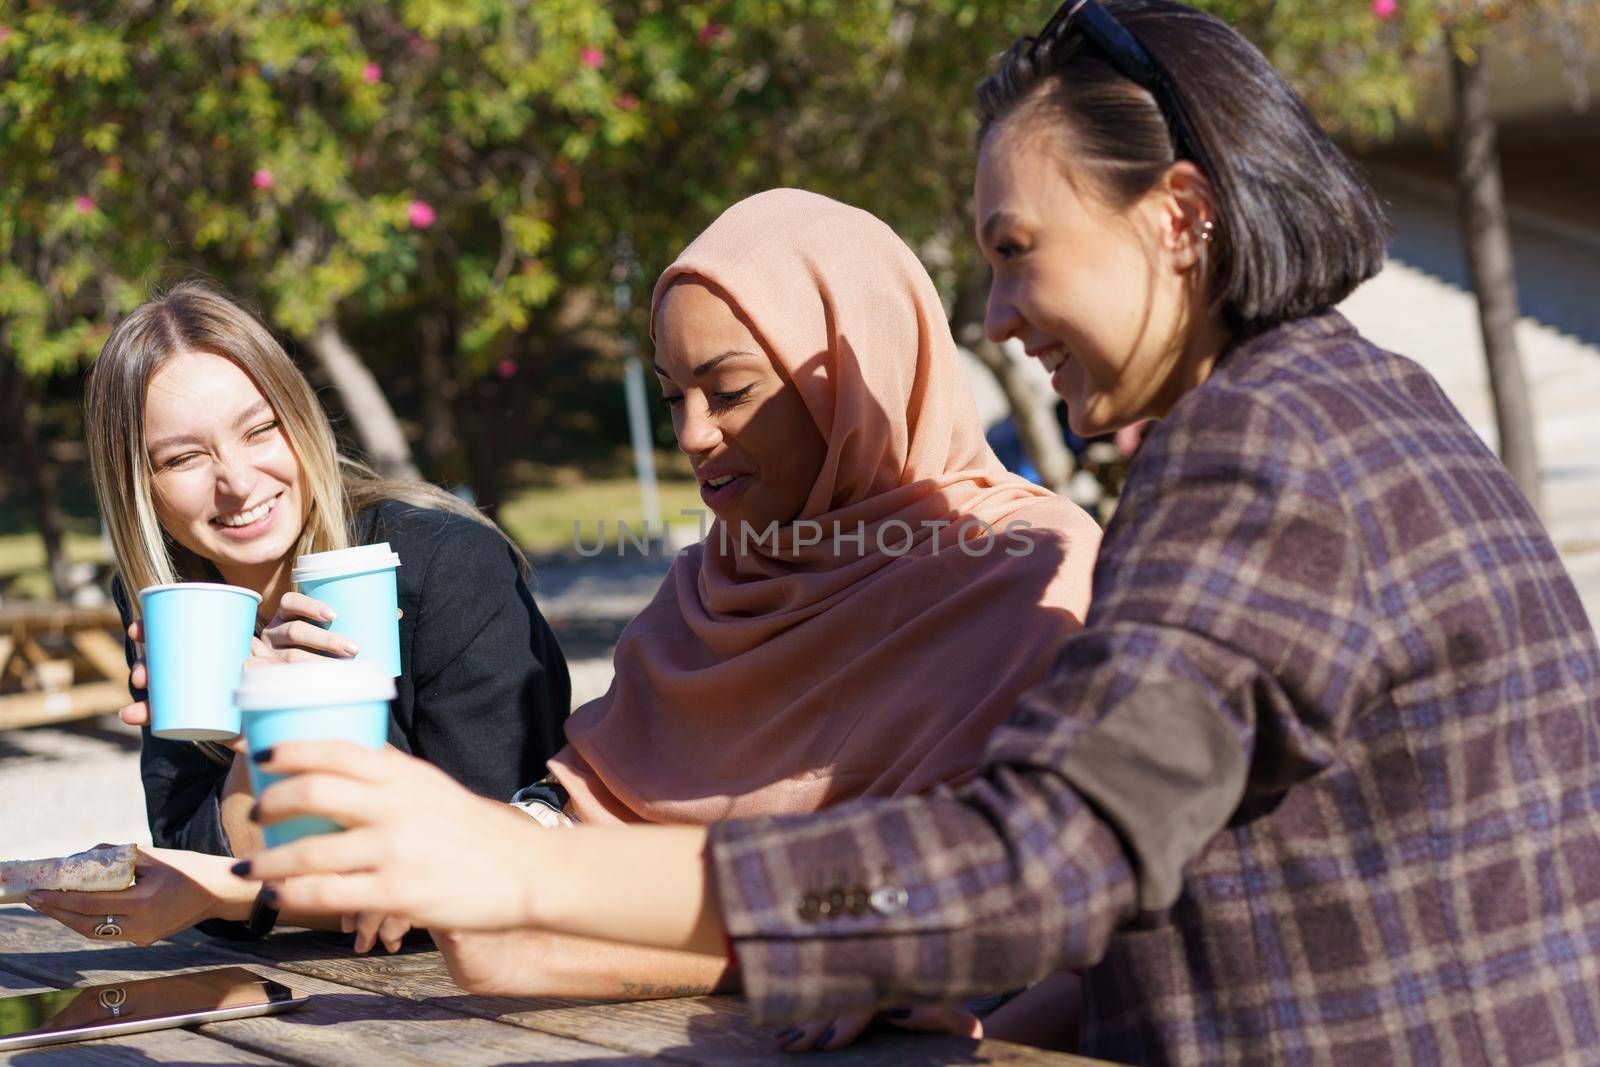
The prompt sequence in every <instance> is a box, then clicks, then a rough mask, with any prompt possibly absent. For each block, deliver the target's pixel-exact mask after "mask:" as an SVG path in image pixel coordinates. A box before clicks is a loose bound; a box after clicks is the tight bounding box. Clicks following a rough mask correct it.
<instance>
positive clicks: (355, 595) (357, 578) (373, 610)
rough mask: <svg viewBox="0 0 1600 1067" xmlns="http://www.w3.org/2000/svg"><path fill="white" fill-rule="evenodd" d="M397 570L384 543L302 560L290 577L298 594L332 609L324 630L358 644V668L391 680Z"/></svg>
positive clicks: (396, 662)
mask: <svg viewBox="0 0 1600 1067" xmlns="http://www.w3.org/2000/svg"><path fill="white" fill-rule="evenodd" d="M398 566H400V557H399V556H397V555H395V554H394V553H393V552H392V551H390V549H389V544H388V542H387V541H386V542H384V543H382V544H376V545H361V546H359V547H357V548H341V549H338V550H336V551H333V552H315V553H312V554H311V555H308V556H301V557H300V558H299V559H296V560H295V561H294V570H293V571H291V572H290V574H289V578H290V580H291V581H293V582H294V583H295V584H296V585H298V586H299V587H300V591H301V592H302V593H304V594H305V595H306V596H308V597H311V598H313V599H315V600H320V601H322V602H323V603H324V604H326V605H328V606H329V607H330V608H332V609H333V611H334V620H333V622H331V623H329V624H328V629H330V630H332V631H333V632H334V633H336V634H340V635H342V636H344V637H348V638H349V639H350V640H352V641H354V642H355V643H356V647H357V648H359V649H360V650H361V651H360V652H358V653H357V654H356V657H355V659H356V662H358V663H362V662H365V663H372V664H375V665H376V666H378V667H380V668H382V669H383V670H385V671H387V672H388V673H389V677H391V678H396V677H399V675H400V600H399V596H398V594H397V592H396V590H395V574H394V569H395V568H396V567H398Z"/></svg>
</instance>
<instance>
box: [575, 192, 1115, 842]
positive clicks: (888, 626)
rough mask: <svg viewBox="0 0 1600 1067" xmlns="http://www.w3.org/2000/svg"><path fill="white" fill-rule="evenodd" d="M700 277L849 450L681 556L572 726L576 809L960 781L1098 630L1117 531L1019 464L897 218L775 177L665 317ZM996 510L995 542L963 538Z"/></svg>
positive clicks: (718, 805)
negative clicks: (1085, 632) (1092, 608)
mask: <svg viewBox="0 0 1600 1067" xmlns="http://www.w3.org/2000/svg"><path fill="white" fill-rule="evenodd" d="M685 276H688V277H693V278H696V279H700V280H702V281H704V282H707V283H709V284H710V285H711V286H712V287H713V288H714V289H715V290H717V291H719V292H720V295H722V297H723V298H724V299H725V300H727V301H728V302H729V303H730V304H733V305H735V310H737V311H739V312H740V313H742V315H743V316H744V319H745V321H746V322H747V324H749V325H750V326H751V327H752V332H753V333H754V334H755V335H756V337H757V339H758V340H760V341H761V343H762V345H763V347H764V349H765V350H766V352H767V354H768V355H769V356H770V357H771V358H772V359H773V360H774V362H776V363H777V364H778V365H779V368H780V369H781V371H782V372H783V373H784V374H785V375H786V376H787V377H788V379H789V380H790V381H791V382H793V383H794V386H795V388H796V389H798V390H799V391H800V394H801V397H802V399H803V400H804V402H805V405H806V407H807V409H808V410H809V411H810V413H811V416H812V418H813V419H815V420H816V424H817V428H818V429H819V430H820V431H821V433H822V436H823V439H824V440H825V441H826V442H827V454H826V458H825V459H824V461H823V464H822V469H821V470H820V471H819V472H818V473H817V477H816V482H815V484H814V485H813V486H812V489H811V494H810V497H809V499H808V500H807V502H806V504H805V507H804V510H803V512H802V513H801V514H800V515H799V516H797V517H796V518H797V522H796V524H795V525H793V526H791V527H790V528H789V529H787V530H785V531H783V541H782V542H781V543H780V544H778V545H773V544H771V543H770V542H767V543H764V544H756V543H754V542H753V541H747V542H746V545H745V549H746V550H744V551H741V550H740V548H741V546H740V542H739V538H738V536H737V534H736V533H735V532H734V531H731V530H725V529H724V527H723V525H722V523H721V522H720V521H713V522H712V523H711V524H710V526H709V532H708V533H707V536H706V537H705V539H704V540H703V541H702V542H701V543H700V544H698V545H694V546H692V547H691V548H689V549H687V550H686V551H684V552H683V553H682V554H680V555H679V557H678V558H677V559H676V560H675V561H674V562H673V565H672V569H671V571H670V572H669V573H668V574H667V577H666V579H665V580H664V581H663V582H662V584H661V588H660V590H659V591H658V592H657V593H656V595H655V598H654V600H653V601H652V602H651V603H650V604H649V606H648V607H646V608H645V610H644V611H643V612H642V613H641V614H640V615H639V616H638V617H637V618H636V619H634V620H633V621H632V622H631V623H629V625H628V627H627V628H626V629H625V630H624V631H623V633H622V636H621V639H620V640H619V642H618V645H617V649H616V654H615V665H616V678H615V681H613V683H612V685H611V689H610V691H609V692H608V693H606V695H605V696H603V697H601V698H599V699H598V700H594V701H591V702H590V703H588V704H586V705H584V706H583V707H581V708H579V709H578V710H577V711H576V712H574V713H573V714H572V717H571V718H570V719H569V720H568V722H567V741H568V745H567V747H566V748H565V749H563V750H562V751H561V752H560V753H559V754H558V755H557V756H556V757H555V759H554V760H553V761H552V763H551V770H552V772H553V773H554V775H555V776H556V778H558V779H559V780H560V782H561V784H562V785H563V786H565V787H566V789H567V791H568V792H569V794H570V795H571V801H570V803H569V805H568V807H567V811H568V812H569V813H570V814H571V815H573V816H574V817H575V818H576V819H578V820H579V821H581V822H613V821H624V822H638V821H651V822H680V823H710V822H714V821H716V820H718V819H723V818H730V817H737V816H746V815H756V814H770V813H800V812H809V811H814V810H816V809H818V808H821V807H823V806H825V805H828V804H831V803H834V802H836V801H839V800H843V799H848V798H852V797H859V796H889V795H896V794H908V793H917V792H921V791H924V790H927V789H930V788H932V787H933V786H935V785H938V784H939V783H942V782H953V781H957V780H959V779H961V778H962V777H963V776H964V775H966V774H968V773H970V772H971V771H972V770H973V769H974V768H976V767H977V765H978V764H979V763H980V761H981V759H982V756H983V751H984V747H985V744H986V742H987V740H988V737H989V734H990V733H991V732H992V731H993V730H994V728H995V727H996V726H998V725H999V724H1000V723H1001V722H1002V721H1003V720H1004V719H1005V717H1006V715H1007V713H1008V712H1009V711H1010V710H1011V707H1012V704H1013V703H1014V701H1015V700H1016V698H1017V697H1018V695H1019V694H1021V693H1022V692H1023V690H1025V689H1027V688H1028V687H1030V686H1032V685H1033V684H1034V683H1036V682H1038V681H1040V680H1042V679H1043V677H1044V676H1045V674H1046V673H1047V672H1048V670H1049V668H1050V665H1051V662H1052V660H1053V658H1054V656H1053V653H1054V651H1055V649H1056V648H1057V647H1058V646H1059V645H1060V644H1061V642H1062V640H1063V639H1064V638H1065V637H1066V636H1067V634H1069V633H1070V632H1072V631H1073V630H1075V629H1077V628H1078V627H1079V626H1080V625H1081V623H1082V619H1083V616H1084V613H1085V612H1086V610H1087V608H1088V604H1089V587H1090V573H1091V571H1092V568H1093V566H1094V557H1095V552H1096V550H1097V548H1098V547H1099V540H1100V531H1099V527H1098V526H1096V525H1095V523H1094V520H1092V519H1091V518H1090V517H1089V516H1088V515H1087V514H1085V513H1084V512H1083V511H1082V510H1081V509H1079V508H1078V507H1076V506H1075V505H1073V504H1071V503H1070V502H1068V501H1066V500H1064V499H1062V498H1060V497H1058V496H1055V495H1054V494H1052V493H1049V492H1047V491H1045V490H1044V489H1041V488H1039V487H1038V486H1035V485H1033V484H1031V483H1029V482H1027V481H1025V480H1024V479H1022V478H1019V477H1017V476H1016V475H1013V474H1010V473H1008V472H1007V471H1006V470H1005V468H1004V467H1003V466H1001V464H1000V462H999V460H998V459H996V458H995V455H994V453H993V451H991V450H990V448H989V446H988V444H987V443H986V442H985V441H984V436H983V430H982V427H981V425H980V424H979V421H978V413H977V408H976V406H975V405H974V403H973V400H972V394H971V391H970V389H969V387H968V385H967V381H966V378H965V371H964V369H963V367H962V365H961V361H960V357H959V355H958V353H957V350H956V346H955V342H954V341H953V340H952V338H951V336H950V329H949V326H948V323H947V321H946V318H945V313H944V309H943V306H942V305H941V304H940V301H939V297H938V294H937V292H936V291H935V290H934V287H933V283H932V281H931V280H930V279H929V278H928V275H927V272H926V271H925V270H923V267H922V264H921V263H919V262H918V260H917V258H916V256H915V255H913V254H912V252H911V250H910V249H909V248H907V247H906V245H905V244H904V243H903V242H902V241H901V240H900V239H899V238H898V237H897V236H895V234H894V232H893V231H892V230H890V229H889V227H888V226H886V225H884V224H883V223H882V222H880V221H879V220H878V219H877V218H875V217H873V216H872V215H869V214H867V213H866V212H864V211H861V210H858V209H856V208H852V207H848V206H846V205H844V204H841V203H838V202H837V201H834V200H829V199H828V198H826V197H822V196H817V195H815V194H813V193H806V192H802V191H800V190H796V189H775V190H771V191H769V192H765V193H761V194H758V195H756V196H752V197H750V198H749V199H747V200H744V201H741V202H740V203H738V204H735V205H734V206H733V207H731V208H729V209H728V210H727V211H726V212H724V213H723V214H722V216H721V217H720V218H718V219H717V220H716V221H715V222H714V223H712V224H711V226H710V228H709V229H707V230H706V231H705V232H704V233H702V234H701V235H700V236H699V237H698V238H696V239H695V241H694V243H693V244H691V245H690V246H689V247H688V248H687V249H685V250H684V252H683V254H682V255H681V256H679V257H678V260H677V262H675V263H673V264H672V266H670V267H668V268H667V269H666V271H665V272H663V273H662V275H661V278H660V280H659V281H657V282H656V287H655V294H654V297H653V304H652V316H653V315H654V314H655V313H656V312H658V311H659V309H660V306H661V298H662V295H663V294H664V293H665V292H666V290H667V287H668V286H670V285H671V284H672V282H673V281H674V280H675V279H677V278H680V277H685ZM975 519H976V520H982V522H984V523H987V524H988V525H989V526H990V527H992V528H993V529H994V531H995V533H994V535H993V537H991V538H987V540H988V549H989V550H988V551H987V552H986V553H985V554H982V555H979V554H976V553H975V552H974V549H975V548H977V547H979V542H978V541H976V540H969V541H967V542H965V543H964V547H963V546H958V545H957V542H956V536H955V532H956V531H957V530H958V529H960V528H961V527H962V525H963V524H964V523H966V524H969V528H968V531H967V532H968V535H969V537H973V538H982V537H983V534H982V530H981V527H978V526H977V525H976V524H974V523H972V520H975ZM801 520H812V521H814V522H816V523H818V524H819V525H820V526H821V528H822V530H823V532H824V536H823V537H822V539H821V541H820V543H818V544H815V545H807V544H804V543H803V542H805V541H808V540H810V539H811V538H812V537H814V536H816V534H815V531H814V530H812V529H810V528H806V529H804V530H801V528H800V527H799V525H798V523H799V521H801ZM942 523H948V525H938V524H942ZM1014 523H1017V524H1025V526H1023V525H1019V526H1014V527H1012V528H1011V530H1010V532H1009V533H1007V532H1005V531H1006V528H1007V526H1008V524H1014ZM835 524H837V528H838V529H839V530H840V531H841V532H842V533H843V534H844V536H843V537H841V538H839V539H837V540H836V539H835V538H834V537H833V532H834V530H835V528H836V526H835ZM756 532H757V533H759V532H760V531H756ZM797 533H798V534H799V536H796V534H797ZM857 533H861V534H863V536H862V537H861V539H860V540H859V541H858V540H856V539H855V535H856V534H857ZM880 534H881V540H880ZM936 538H937V545H936V543H935V539H936ZM908 542H909V543H908ZM903 546H904V547H903Z"/></svg>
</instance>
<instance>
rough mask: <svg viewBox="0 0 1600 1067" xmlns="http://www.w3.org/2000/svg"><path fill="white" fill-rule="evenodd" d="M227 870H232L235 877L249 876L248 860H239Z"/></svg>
mask: <svg viewBox="0 0 1600 1067" xmlns="http://www.w3.org/2000/svg"><path fill="white" fill-rule="evenodd" d="M228 870H230V871H232V872H233V876H234V877H235V878H248V877H250V861H249V860H240V861H239V862H238V863H235V864H234V865H233V866H232V867H229V868H228Z"/></svg>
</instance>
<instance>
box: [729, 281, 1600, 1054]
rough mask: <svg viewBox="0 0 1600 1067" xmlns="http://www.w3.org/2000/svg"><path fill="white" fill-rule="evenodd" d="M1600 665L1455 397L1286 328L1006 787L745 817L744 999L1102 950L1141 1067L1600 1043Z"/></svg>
mask: <svg viewBox="0 0 1600 1067" xmlns="http://www.w3.org/2000/svg"><path fill="white" fill-rule="evenodd" d="M994 640H996V641H997V642H999V641H1004V640H1005V635H1004V634H996V635H995V637H994ZM1597 676H1600V652H1597V650H1596V646H1595V639H1594V634H1593V631H1592V630H1591V629H1590V626H1589V623H1588V621H1587V620H1586V618H1585V617H1584V613H1583V609H1582V607H1581V606H1580V604H1579V601H1578V597H1577V594H1576V592H1575V590H1574V589H1573V587H1572V584H1571V582H1570V581H1569V580H1568V578H1567V576H1566V573H1565V571H1564V570H1563V568H1562V565H1561V562H1560V560H1559V558H1558V557H1557V555H1556V551H1555V549H1554V547H1553V546H1552V545H1551V543H1550V540H1549V538H1548V536H1547V535H1546V534H1545V532H1544V529H1543V527H1542V526H1541V525H1540V523H1539V521H1538V519H1537V518H1536V517H1535V515H1534V514H1533V513H1532V511H1531V510H1530V509H1529V507H1528V505H1527V503H1526V501H1525V500H1524V499H1523V497H1522V496H1521V494H1520V493H1518V491H1517V489H1516V488H1515V486H1514V485H1513V483H1512V482H1511V480H1510V478H1509V477H1508V475H1507V474H1506V472H1505V470H1504V468H1502V467H1501V465H1500V464H1499V462H1498V461H1497V460H1496V459H1495V457H1494V456H1493V455H1492V454H1491V453H1490V452H1489V451H1488V450H1487V449H1486V448H1485V447H1484V445H1483V443H1482V442H1481V441H1480V440H1479V439H1478V438H1477V436H1476V435H1475V434H1474V433H1473V432H1472V430H1471V429H1470V428H1469V427H1468V426H1467V425H1466V423H1465V422H1464V421H1463V420H1462V418H1461V417H1460V415H1459V414H1458V413H1457V412H1456V411H1455V409H1454V408H1453V407H1452V406H1451V405H1450V403H1449V401H1448V400H1446V398H1445V397H1444V395H1443V393H1441V392H1440V390H1439V388H1438V385H1437V384H1436V383H1435V382H1434V381H1433V379H1432V378H1430V377H1429V376H1428V375H1427V373H1425V372H1424V371H1422V370H1421V369H1420V368H1418V367H1417V366H1416V365H1415V364H1413V363H1411V362H1410V361H1408V360H1405V359H1402V358H1400V357H1398V356H1395V355H1392V354H1390V353H1387V352H1383V351H1381V350H1379V349H1377V348H1375V347H1373V346H1372V345H1370V344H1368V343H1367V342H1365V341H1363V340H1362V339H1361V338H1360V337H1359V336H1358V335H1357V334H1356V333H1355V331H1354V330H1353V329H1352V328H1351V327H1350V325H1349V324H1348V323H1347V322H1346V321H1345V320H1344V319H1343V318H1342V317H1340V316H1339V315H1338V314H1336V313H1333V312H1328V313H1324V314H1322V315H1319V316H1316V317H1313V318H1309V319H1305V320H1301V321H1299V322H1294V323H1290V324H1288V325H1285V326H1283V327H1280V328H1278V329H1276V330H1274V331H1271V332H1270V333H1267V334H1265V335H1262V336H1260V337H1257V338H1255V339H1253V340H1251V341H1249V342H1247V343H1245V344H1242V345H1239V346H1237V347H1236V348H1234V349H1233V350H1232V351H1230V352H1229V353H1228V354H1227V355H1226V357H1225V358H1224V359H1223V361H1222V362H1221V363H1220V364H1219V365H1218V367H1217V369H1216V370H1215V371H1214V373H1213V374H1212V375H1211V377H1210V379H1208V380H1207V381H1206V383H1205V384H1203V385H1201V386H1200V387H1199V388H1197V389H1195V390H1194V391H1193V392H1191V393H1190V394H1188V395H1187V396H1185V397H1184V398H1183V399H1182V400H1181V401H1180V402H1179V403H1178V404H1177V405H1176V407H1175V409H1174V410H1173V412H1172V413H1171V415H1170V416H1169V417H1168V418H1167V419H1166V420H1164V421H1163V422H1162V423H1160V424H1159V425H1158V426H1157V427H1156V428H1155V429H1154V431H1153V432H1152V433H1151V435H1150V437H1149V439H1148V440H1147V441H1146V443H1145V446H1144V449H1143V450H1142V451H1141V453H1140V455H1139V458H1138V460H1137V462H1136V463H1135V464H1134V466H1133V469H1132V471H1131V472H1130V475H1129V478H1128V483H1127V486H1126V489H1125V493H1124V496H1123V498H1122V501H1121V504H1120V506H1119V507H1118V510H1117V515H1116V518H1115V520H1114V521H1113V522H1112V524H1111V527H1110V529H1109V530H1108V531H1107V533H1106V538H1105V541H1104V544H1103V546H1102V548H1101V554H1100V559H1099V562H1098V564H1097V568H1096V580H1095V599H1094V604H1093V607H1092V608H1091V611H1090V614H1089V618H1088V620H1087V625H1086V626H1085V628H1084V629H1083V630H1082V631H1081V632H1080V633H1078V634H1076V635H1074V636H1073V637H1071V638H1070V639H1069V640H1068V641H1067V643H1066V645H1065V646H1064V648H1063V650H1062V654H1061V658H1060V660H1059V662H1058V664H1057V668H1056V670H1055V672H1054V674H1053V675H1052V677H1051V679H1050V681H1048V682H1046V683H1045V684H1043V685H1041V686H1040V687H1038V688H1037V689H1035V690H1034V691H1032V692H1031V693H1029V694H1028V695H1027V696H1026V697H1025V698H1024V699H1023V700H1022V702H1021V703H1020V705H1019V706H1018V708H1017V709H1016V711H1015V713H1014V714H1013V716H1012V717H1011V719H1010V721H1009V722H1008V723H1007V725H1006V726H1005V727H1003V728H1002V729H1001V730H1000V731H999V732H998V733H997V734H996V735H995V737H994V739H993V741H992V743H991V747H990V749H989V752H988V759H987V765H986V767H985V768H984V770H983V771H982V772H981V774H980V775H979V777H978V778H977V779H975V780H974V781H972V782H970V783H969V784H967V785H965V786H963V787H962V788H961V789H960V790H958V791H956V792H949V791H940V792H937V793H935V794H933V795H931V796H926V797H914V798H905V799H895V800H869V801H858V802H854V803H851V804H846V805H841V806H839V807H837V808H834V809H831V810H829V811H827V812H824V813H822V814H820V815H813V816H809V817H782V818H766V819H752V820H746V821H740V822H730V823H725V824H722V825H720V826H718V827H716V828H714V830H713V836H712V842H713V844H712V856H713V862H714V866H715V869H716V872H717V878H718V892H719V894H720V897H721V903H722V908H723V912H724V917H725V920H726V922H727V925H728V929H729V933H730V936H731V937H732V938H733V939H734V942H735V945H736V948H737V952H738V957H739V961H740V963H741V965H742V968H743V977H744V984H745V989H746V993H747V995H748V996H749V997H750V998H751V1000H752V1001H753V1002H754V1004H755V1006H756V1008H757V1010H758V1012H759V1013H760V1014H762V1015H763V1016H765V1017H800V1016H815V1015H819V1014H822V1013H825V1012H827V1011H831V1010H834V1009H838V1008H843V1007H845V1006H847V1005H848V1006H855V1007H859V1006H862V1005H865V1004H879V1005H889V1004H897V1003H906V1002H910V1001H929V1000H956V999H961V998H967V997H972V996H974V995H977V994H981V993H987V992H993V991H996V990H1002V989H1007V988H1015V987H1017V986H1021V985H1023V984H1025V983H1028V982H1031V981H1033V980H1036V979H1038V978H1040V977H1042V976H1044V975H1045V974H1047V973H1049V972H1051V971H1054V970H1059V969H1063V968H1069V967H1086V968H1088V970H1087V972H1086V974H1085V985H1086V992H1085V998H1086V1001H1085V1005H1084V1022H1083V1032H1082V1045H1083V1051H1084V1052H1086V1053H1088V1054H1090V1055H1097V1056H1102V1057H1106V1058H1110V1059H1120V1060H1129V1061H1134V1062H1139V1063H1247V1062H1250V1063H1259V1062H1269V1061H1270V1062H1279V1061H1283V1062H1304V1063H1353V1064H1362V1065H1363V1067H1365V1065H1367V1064H1377V1063H1426V1064H1433V1063H1437V1064H1452V1065H1454V1064H1482V1063H1518V1064H1528V1063H1544V1062H1590V1063H1595V1062H1600V811H1597V808H1600V715H1597V713H1600V697H1597V696H1596V695H1595V694H1596V692H1597V689H1596V685H1595V679H1596V677H1597Z"/></svg>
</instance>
